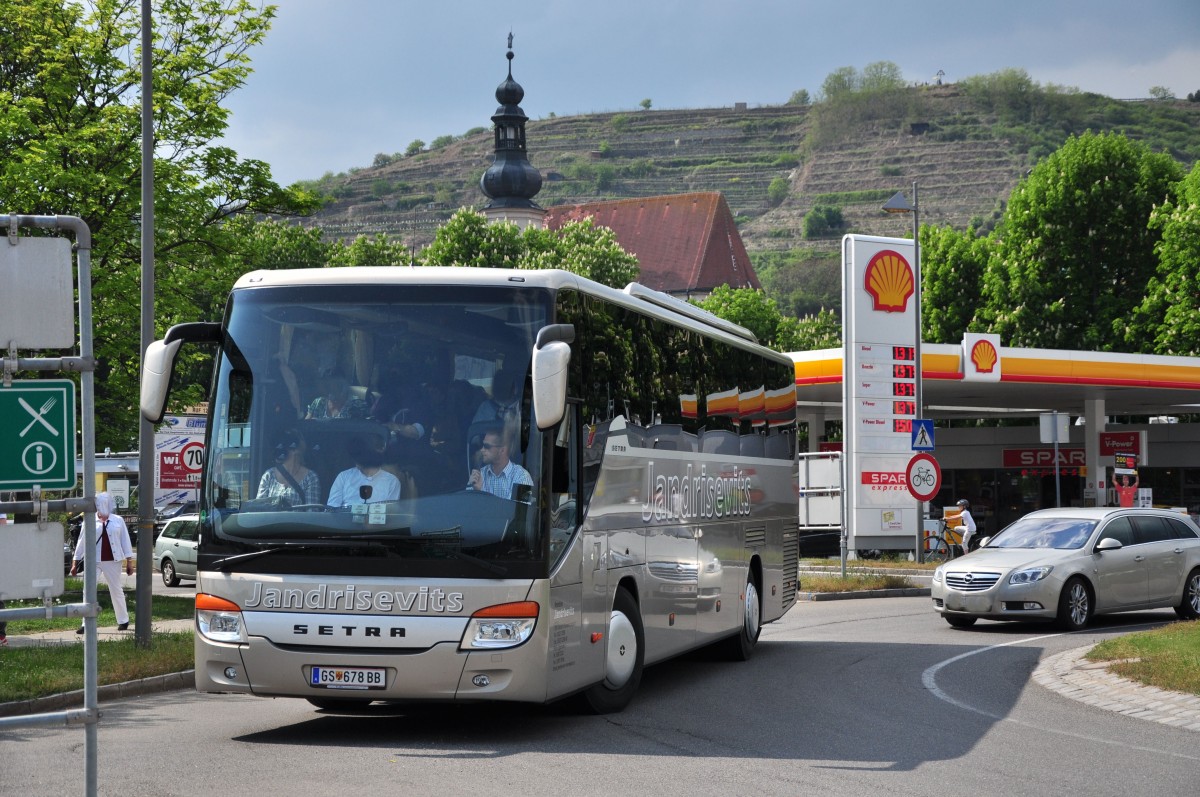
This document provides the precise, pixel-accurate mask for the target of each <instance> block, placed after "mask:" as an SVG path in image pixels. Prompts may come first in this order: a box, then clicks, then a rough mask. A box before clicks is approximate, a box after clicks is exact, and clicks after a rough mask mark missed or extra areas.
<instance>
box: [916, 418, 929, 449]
mask: <svg viewBox="0 0 1200 797" xmlns="http://www.w3.org/2000/svg"><path fill="white" fill-rule="evenodd" d="M912 450H913V451H932V450H933V421H932V420H929V419H923V420H919V421H913V426H912Z"/></svg>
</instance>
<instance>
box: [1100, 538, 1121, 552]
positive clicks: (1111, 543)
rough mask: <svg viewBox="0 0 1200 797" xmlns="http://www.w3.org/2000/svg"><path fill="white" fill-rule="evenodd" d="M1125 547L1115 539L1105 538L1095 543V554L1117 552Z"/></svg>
mask: <svg viewBox="0 0 1200 797" xmlns="http://www.w3.org/2000/svg"><path fill="white" fill-rule="evenodd" d="M1124 547H1125V546H1124V545H1122V544H1121V541H1120V540H1118V539H1117V538H1116V537H1105V538H1104V539H1102V540H1100V542H1098V543H1096V552H1097V553H1103V552H1104V551H1119V550H1120V549H1122V548H1124Z"/></svg>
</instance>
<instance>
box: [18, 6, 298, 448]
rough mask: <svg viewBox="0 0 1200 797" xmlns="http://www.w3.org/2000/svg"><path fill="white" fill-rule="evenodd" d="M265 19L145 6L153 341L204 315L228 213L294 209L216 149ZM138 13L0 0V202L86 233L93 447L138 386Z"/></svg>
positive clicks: (110, 441) (289, 193)
mask: <svg viewBox="0 0 1200 797" xmlns="http://www.w3.org/2000/svg"><path fill="white" fill-rule="evenodd" d="M273 14H274V9H273V8H272V7H265V8H260V7H259V6H258V4H257V3H253V2H250V1H249V0H227V1H226V2H220V3H216V2H208V1H202V0H159V2H156V3H155V4H154V32H153V36H154V43H153V50H152V54H151V56H150V57H151V59H152V70H153V75H154V123H155V137H156V142H155V143H156V146H155V163H154V170H155V194H156V197H155V261H156V267H155V279H156V306H155V322H156V325H157V327H158V329H157V332H159V333H161V332H163V331H165V328H166V327H167V326H168V325H170V324H171V323H174V322H176V321H182V320H195V319H196V318H201V317H216V316H208V313H211V312H218V313H219V309H217V308H219V306H220V305H222V304H223V301H221V302H219V303H218V302H217V300H216V298H215V297H217V296H218V295H221V294H223V293H224V292H226V291H227V290H228V286H229V284H231V283H232V280H233V278H234V277H235V276H236V274H235V273H234V272H235V270H236V266H234V265H232V261H230V259H229V258H230V256H231V255H232V254H233V253H235V252H237V250H238V248H239V245H240V244H239V241H238V240H237V232H238V228H237V227H236V226H235V225H230V224H228V223H227V222H228V221H229V220H230V219H232V218H234V217H235V216H237V215H239V214H243V213H251V214H263V213H267V214H272V213H285V214H292V213H307V212H310V211H311V210H312V209H314V208H315V205H316V199H315V196H314V195H313V194H311V193H310V192H308V191H306V190H304V189H301V188H298V187H294V188H292V189H284V188H281V187H280V186H279V185H277V184H276V183H275V182H274V181H273V180H272V179H271V172H270V168H269V167H268V166H267V164H265V163H263V162H262V161H257V160H242V159H240V158H239V157H238V156H237V153H235V152H234V151H233V150H231V149H229V148H228V147H224V146H220V145H218V143H217V142H219V141H220V139H221V137H222V136H223V134H224V132H225V128H226V125H227V120H228V115H229V111H228V109H226V108H224V107H222V103H223V102H224V100H225V99H226V97H228V95H229V94H230V93H231V92H233V91H235V90H236V89H237V88H238V87H240V86H241V85H242V84H243V82H244V81H245V79H246V76H247V75H248V74H249V72H250V65H249V64H250V60H249V56H248V55H247V52H248V51H249V49H250V48H251V47H253V46H254V45H256V44H258V43H260V42H261V41H262V40H263V37H264V36H265V35H266V33H267V30H268V29H269V26H270V20H271V18H272V16H273ZM140 28H141V17H140V8H139V6H138V4H137V3H134V2H130V0H92V1H91V2H88V3H87V4H83V3H79V2H62V0H0V64H2V65H3V66H2V67H0V196H3V197H4V202H5V208H6V210H8V211H9V212H13V213H28V214H47V215H49V214H66V215H74V216H79V217H81V218H82V219H83V220H84V221H85V222H86V223H87V225H88V227H89V228H90V229H91V232H92V241H93V249H92V282H93V285H92V295H93V298H94V307H93V310H94V313H93V316H94V328H95V353H96V359H97V370H96V380H97V381H96V384H97V389H96V430H97V433H96V437H97V440H96V442H97V444H98V445H99V446H100V447H104V446H111V447H112V448H114V449H128V448H131V447H133V445H134V443H135V441H136V439H137V429H138V421H137V394H138V385H139V373H138V371H139V366H140V358H139V356H138V345H137V341H138V340H139V335H138V329H139V319H140V308H139V303H138V301H137V297H138V296H139V293H140V284H139V275H140V265H139V264H140V232H139V228H138V223H137V219H138V217H139V214H140V210H141V175H140V168H141V53H140V47H139V42H140Z"/></svg>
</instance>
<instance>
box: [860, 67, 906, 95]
mask: <svg viewBox="0 0 1200 797" xmlns="http://www.w3.org/2000/svg"><path fill="white" fill-rule="evenodd" d="M904 86H905V84H904V73H903V72H901V71H900V67H898V66H896V65H895V64H894V63H892V62H891V61H875V62H873V63H870V64H867V65H866V66H865V67H863V71H862V77H861V79H860V83H859V88H860V89H861V90H862V91H892V90H894V89H902V88H904Z"/></svg>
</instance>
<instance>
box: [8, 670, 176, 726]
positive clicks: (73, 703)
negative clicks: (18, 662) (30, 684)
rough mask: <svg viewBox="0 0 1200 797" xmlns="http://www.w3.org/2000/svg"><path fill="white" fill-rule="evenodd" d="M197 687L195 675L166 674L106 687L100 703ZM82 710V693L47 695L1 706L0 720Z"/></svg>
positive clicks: (77, 691)
mask: <svg viewBox="0 0 1200 797" xmlns="http://www.w3.org/2000/svg"><path fill="white" fill-rule="evenodd" d="M195 686H196V671H195V670H185V671H183V672H173V673H167V674H166V675H153V676H151V677H149V678H140V679H138V680H136V681H125V682H123V683H119V684H105V685H104V686H101V687H99V689H97V694H96V696H97V698H98V701H99V702H101V703H103V702H105V701H107V700H120V699H121V698H126V697H137V696H139V695H151V694H155V693H156V692H173V691H175V690H177V689H194V688H195ZM82 706H83V690H82V689H77V690H75V691H74V692H62V693H60V694H57V695H46V696H45V697H35V698H31V699H29V700H15V701H13V702H11V703H0V717H15V716H21V715H25V714H45V713H47V712H50V711H63V710H65V709H69V708H81V707H82Z"/></svg>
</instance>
